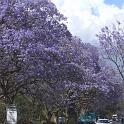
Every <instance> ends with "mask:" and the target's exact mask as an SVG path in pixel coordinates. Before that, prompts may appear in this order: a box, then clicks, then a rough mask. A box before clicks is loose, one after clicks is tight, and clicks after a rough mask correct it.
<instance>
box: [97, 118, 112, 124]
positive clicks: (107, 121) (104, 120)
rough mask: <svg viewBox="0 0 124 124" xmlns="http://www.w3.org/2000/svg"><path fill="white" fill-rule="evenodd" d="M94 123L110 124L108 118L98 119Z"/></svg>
mask: <svg viewBox="0 0 124 124" xmlns="http://www.w3.org/2000/svg"><path fill="white" fill-rule="evenodd" d="M96 124H111V123H110V121H109V119H98V120H97V122H96Z"/></svg>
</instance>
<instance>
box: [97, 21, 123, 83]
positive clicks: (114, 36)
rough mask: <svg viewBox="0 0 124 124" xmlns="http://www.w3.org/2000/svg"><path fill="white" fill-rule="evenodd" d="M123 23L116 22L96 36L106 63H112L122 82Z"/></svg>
mask: <svg viewBox="0 0 124 124" xmlns="http://www.w3.org/2000/svg"><path fill="white" fill-rule="evenodd" d="M123 27H124V25H123V23H120V22H118V21H117V23H116V24H114V25H111V26H105V27H104V28H102V29H101V31H100V32H99V34H98V35H97V37H98V39H99V42H100V45H101V53H102V56H103V58H104V59H106V60H107V61H108V63H110V64H111V63H112V64H113V67H114V68H115V69H116V71H117V73H118V75H119V76H120V77H121V79H122V82H124V73H123V72H124V71H123V70H124V30H123Z"/></svg>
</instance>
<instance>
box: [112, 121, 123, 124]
mask: <svg viewBox="0 0 124 124" xmlns="http://www.w3.org/2000/svg"><path fill="white" fill-rule="evenodd" d="M112 124H122V123H121V122H117V121H113V122H112Z"/></svg>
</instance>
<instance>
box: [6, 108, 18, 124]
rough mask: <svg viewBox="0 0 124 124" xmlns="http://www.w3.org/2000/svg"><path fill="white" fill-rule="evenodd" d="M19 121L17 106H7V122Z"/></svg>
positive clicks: (14, 122) (9, 123) (13, 123)
mask: <svg viewBox="0 0 124 124" xmlns="http://www.w3.org/2000/svg"><path fill="white" fill-rule="evenodd" d="M16 123H17V110H16V108H15V107H8V108H7V124H16Z"/></svg>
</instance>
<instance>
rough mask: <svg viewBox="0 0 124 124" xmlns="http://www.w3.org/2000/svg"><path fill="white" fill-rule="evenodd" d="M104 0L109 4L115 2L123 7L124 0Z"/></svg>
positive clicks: (114, 3)
mask: <svg viewBox="0 0 124 124" xmlns="http://www.w3.org/2000/svg"><path fill="white" fill-rule="evenodd" d="M104 2H105V3H106V4H108V5H112V4H113V5H115V6H118V7H120V8H121V7H122V6H123V3H124V0H105V1H104Z"/></svg>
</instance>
